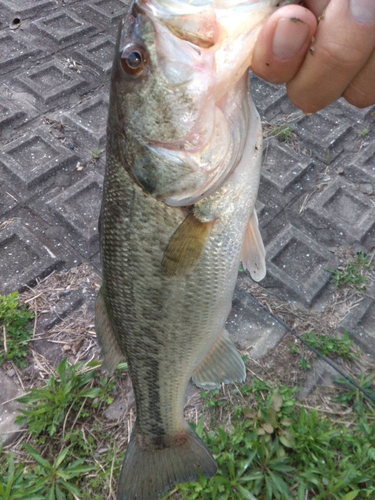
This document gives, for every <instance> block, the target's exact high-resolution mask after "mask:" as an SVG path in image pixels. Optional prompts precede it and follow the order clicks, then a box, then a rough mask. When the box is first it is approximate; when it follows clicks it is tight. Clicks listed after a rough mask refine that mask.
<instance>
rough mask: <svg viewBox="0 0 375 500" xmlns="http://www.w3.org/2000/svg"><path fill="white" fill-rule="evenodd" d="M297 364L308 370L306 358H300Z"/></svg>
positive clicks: (308, 364)
mask: <svg viewBox="0 0 375 500" xmlns="http://www.w3.org/2000/svg"><path fill="white" fill-rule="evenodd" d="M299 366H300V368H301V369H302V370H310V368H311V365H310V363H309V361H308V360H307V359H306V358H302V359H301V360H300V362H299Z"/></svg>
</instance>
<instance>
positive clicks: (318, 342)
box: [303, 330, 357, 359]
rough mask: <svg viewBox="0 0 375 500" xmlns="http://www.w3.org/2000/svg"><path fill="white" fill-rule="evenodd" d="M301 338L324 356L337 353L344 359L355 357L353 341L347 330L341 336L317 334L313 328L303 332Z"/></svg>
mask: <svg viewBox="0 0 375 500" xmlns="http://www.w3.org/2000/svg"><path fill="white" fill-rule="evenodd" d="M303 338H304V339H305V340H306V342H308V343H309V344H310V345H311V347H314V348H315V349H317V350H318V351H319V352H321V353H322V354H324V355H325V356H332V355H337V356H341V357H343V358H345V359H356V358H357V354H356V353H355V352H354V351H353V349H352V348H353V345H354V341H353V340H351V339H350V338H349V332H345V333H344V336H343V337H342V338H338V337H331V336H329V335H317V334H316V333H315V331H314V330H311V332H305V333H304V334H303Z"/></svg>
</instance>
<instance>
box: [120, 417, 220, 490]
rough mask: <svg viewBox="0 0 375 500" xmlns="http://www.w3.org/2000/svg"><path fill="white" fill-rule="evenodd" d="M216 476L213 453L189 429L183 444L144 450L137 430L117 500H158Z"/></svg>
mask: <svg viewBox="0 0 375 500" xmlns="http://www.w3.org/2000/svg"><path fill="white" fill-rule="evenodd" d="M198 470H199V471H200V472H201V473H202V474H203V475H205V476H206V477H212V476H214V475H215V474H216V470H217V465H216V462H215V460H214V458H213V457H212V455H211V453H210V451H209V450H208V448H207V447H206V445H205V444H204V443H203V441H202V440H201V439H200V438H199V436H198V435H197V434H196V433H195V432H194V431H193V429H191V428H190V427H189V426H187V427H186V434H185V435H183V436H181V439H180V440H179V444H178V445H176V446H171V447H167V448H162V449H152V450H147V451H146V450H141V448H140V446H139V444H138V440H137V436H136V433H135V430H133V432H132V435H131V438H130V442H129V445H128V449H127V451H126V455H125V460H124V463H123V466H122V471H121V475H120V481H119V486H118V493H117V500H158V499H159V498H161V497H162V496H163V495H164V494H165V493H166V491H167V490H168V489H169V488H171V487H172V486H173V485H175V484H177V483H186V482H189V481H196V480H197V479H198Z"/></svg>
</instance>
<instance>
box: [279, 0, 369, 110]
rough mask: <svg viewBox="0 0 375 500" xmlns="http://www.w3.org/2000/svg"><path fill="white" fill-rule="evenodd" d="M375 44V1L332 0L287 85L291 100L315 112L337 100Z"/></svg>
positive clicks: (302, 107) (363, 64) (303, 108)
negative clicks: (302, 60)
mask: <svg viewBox="0 0 375 500" xmlns="http://www.w3.org/2000/svg"><path fill="white" fill-rule="evenodd" d="M374 46H375V1H374V0H331V2H330V3H329V4H328V7H327V9H326V11H325V14H324V18H323V19H322V20H321V22H320V23H319V26H318V31H317V34H316V41H315V43H314V44H313V46H312V47H311V48H310V50H309V52H308V55H307V57H306V59H305V61H304V62H303V64H302V66H301V69H300V71H299V72H298V74H297V75H296V77H295V78H293V79H292V80H291V81H290V82H289V83H288V86H287V89H288V94H289V97H290V99H291V101H292V102H293V103H294V104H295V105H296V106H298V107H299V108H301V109H302V110H303V111H305V112H306V113H315V112H316V111H318V110H319V109H322V108H325V107H326V106H328V105H329V104H331V103H332V102H334V101H336V100H337V99H338V98H339V97H341V95H342V94H343V93H344V91H345V89H346V88H347V87H348V86H349V84H350V82H351V81H352V80H353V79H354V78H355V76H356V75H357V73H359V72H360V70H361V69H362V68H363V67H364V66H365V64H366V62H367V60H368V58H369V56H370V54H371V52H372V50H373V48H374Z"/></svg>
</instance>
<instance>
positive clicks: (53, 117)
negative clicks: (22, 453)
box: [0, 0, 375, 352]
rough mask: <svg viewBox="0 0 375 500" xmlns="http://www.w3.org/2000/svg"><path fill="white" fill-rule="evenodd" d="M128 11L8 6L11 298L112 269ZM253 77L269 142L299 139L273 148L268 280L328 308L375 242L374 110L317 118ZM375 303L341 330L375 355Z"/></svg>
mask: <svg viewBox="0 0 375 500" xmlns="http://www.w3.org/2000/svg"><path fill="white" fill-rule="evenodd" d="M126 4H127V2H125V1H122V0H65V1H64V0H0V182H1V189H0V277H1V284H0V293H9V292H11V291H14V290H16V289H19V290H22V289H24V288H25V285H29V286H32V285H33V284H34V283H35V281H36V279H38V278H39V279H40V278H43V277H45V276H47V275H48V274H50V273H51V272H52V271H53V270H61V269H69V268H72V267H73V268H74V267H76V266H77V265H78V264H80V263H82V262H88V263H90V264H92V266H94V267H95V268H97V269H99V268H100V261H99V243H98V231H97V220H98V215H99V206H100V202H101V190H102V182H103V174H104V165H105V128H106V115H107V110H108V93H109V79H110V70H111V64H112V58H113V51H114V44H115V38H116V32H117V25H118V22H119V19H120V17H121V14H122V13H123V12H124V10H125V9H126ZM251 79H252V92H253V95H254V98H255V101H256V104H257V106H258V109H259V111H260V113H261V115H262V119H263V121H264V122H265V125H266V126H265V130H266V132H267V130H268V131H269V130H271V129H273V130H275V128H277V127H280V124H281V125H282V124H285V123H286V121H287V122H288V126H289V125H291V126H292V127H293V128H292V129H291V130H292V137H291V139H290V140H289V141H287V142H281V141H280V140H279V139H280V137H276V138H275V137H270V136H269V137H267V138H266V139H265V150H264V162H263V173H262V181H261V188H260V193H259V198H258V202H257V206H258V214H259V219H260V225H261V230H262V234H263V237H264V242H265V244H266V249H267V265H268V274H267V277H266V278H265V280H264V281H263V282H262V283H261V284H262V286H264V287H265V288H266V289H269V290H272V292H274V293H275V294H276V295H277V296H279V297H280V298H281V299H283V300H286V301H291V302H294V303H296V304H297V305H300V306H303V307H305V308H307V309H314V310H319V308H322V307H324V304H325V303H326V302H327V300H328V299H329V295H330V289H329V287H328V281H329V274H328V273H327V272H326V271H325V269H327V268H334V267H337V265H338V264H339V262H340V261H339V258H338V254H337V249H338V247H342V246H344V247H350V248H353V249H354V250H355V251H360V250H364V251H366V252H369V251H371V250H372V249H373V248H374V246H375V217H374V207H375V140H374V139H375V126H374V125H375V106H374V107H372V108H367V109H363V110H359V109H356V108H354V107H352V106H350V105H348V104H347V103H346V102H344V101H339V102H337V103H336V104H334V105H332V106H330V107H329V108H328V109H326V110H324V111H321V112H319V113H317V114H316V115H314V116H309V117H308V116H305V115H303V114H302V113H301V112H300V111H298V110H297V109H296V108H295V107H294V106H293V105H292V104H291V103H290V101H289V100H288V97H287V95H286V92H285V89H284V87H280V86H278V87H277V86H273V85H269V84H266V83H264V82H262V81H260V80H259V79H258V78H256V77H252V78H251ZM266 135H267V134H266ZM374 296H375V290H374V287H373V289H372V290H371V289H370V290H369V291H368V297H366V299H365V300H364V301H362V302H361V304H360V305H359V306H358V307H356V308H354V309H353V310H352V312H351V313H350V314H349V315H348V316H346V318H345V319H344V320H343V321H342V325H340V329H342V330H345V329H350V333H351V335H352V336H354V337H355V338H356V339H357V340H358V341H359V342H360V343H361V345H364V346H365V347H367V348H368V349H369V350H372V351H373V352H375V328H374V324H375V300H374V299H373V297H374ZM83 300H85V298H83ZM90 300H91V299H90ZM77 304H79V305H77V307H79V306H80V305H82V301H78V302H77Z"/></svg>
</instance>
